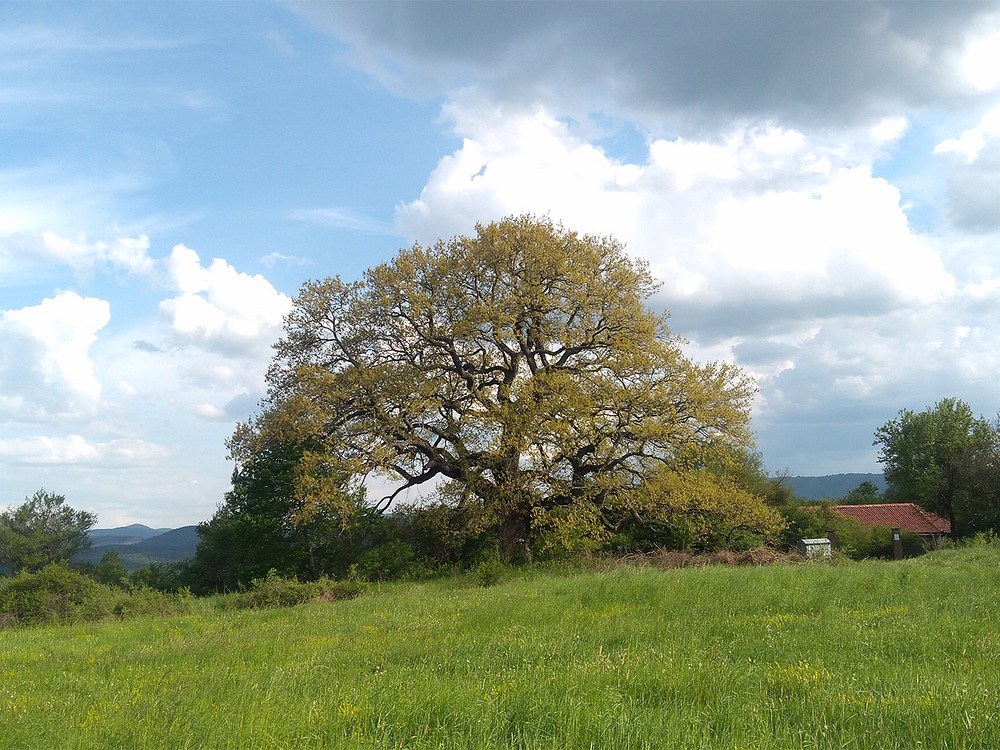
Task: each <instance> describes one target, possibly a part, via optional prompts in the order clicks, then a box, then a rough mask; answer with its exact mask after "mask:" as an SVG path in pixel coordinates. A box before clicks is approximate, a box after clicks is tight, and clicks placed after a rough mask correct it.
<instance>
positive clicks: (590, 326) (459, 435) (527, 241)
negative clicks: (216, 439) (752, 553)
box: [230, 216, 779, 554]
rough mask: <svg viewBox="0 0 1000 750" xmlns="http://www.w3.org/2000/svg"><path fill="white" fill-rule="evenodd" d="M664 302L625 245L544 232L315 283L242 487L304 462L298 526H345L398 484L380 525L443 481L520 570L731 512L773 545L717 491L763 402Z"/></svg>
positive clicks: (755, 508)
mask: <svg viewBox="0 0 1000 750" xmlns="http://www.w3.org/2000/svg"><path fill="white" fill-rule="evenodd" d="M655 290H656V284H655V283H654V281H653V279H652V277H651V275H650V273H649V271H648V269H647V267H646V265H645V264H644V263H641V262H639V261H636V260H633V259H631V258H630V257H629V256H627V255H626V254H625V252H624V249H623V247H622V245H621V244H620V243H619V242H617V241H616V240H614V239H611V238H608V237H595V236H584V235H579V234H577V233H575V232H572V231H569V230H567V229H565V228H563V227H562V226H561V225H558V224H554V223H553V222H551V221H549V220H548V219H540V218H537V217H533V216H521V217H515V218H508V219H505V220H503V221H499V222H496V223H491V224H487V225H479V226H477V227H476V233H475V235H474V236H459V237H455V238H452V239H450V240H447V241H439V242H437V243H436V244H435V245H433V246H431V247H425V246H421V245H414V246H413V247H412V248H411V249H407V250H402V251H400V252H399V253H398V254H397V256H396V257H395V258H394V259H393V260H392V261H391V262H388V263H384V264H382V265H379V266H377V267H375V268H372V269H370V270H369V271H368V272H366V274H365V275H364V277H363V278H362V279H361V280H360V281H355V282H346V281H343V280H341V279H339V278H329V279H326V280H322V281H314V282H310V283H307V284H306V285H305V286H304V287H303V289H302V290H301V293H300V294H299V296H298V298H297V299H296V301H295V304H294V308H293V310H292V312H291V314H290V315H289V316H288V318H287V320H286V326H285V335H284V337H283V339H282V340H281V341H280V342H279V343H278V344H277V345H276V354H275V357H274V360H273V363H272V366H271V368H270V370H269V372H268V382H269V396H268V398H267V399H266V401H265V402H264V405H263V410H262V412H261V414H260V415H258V417H256V418H255V419H254V420H252V421H251V422H250V423H248V424H244V425H240V427H239V428H238V429H237V431H236V433H235V434H234V436H233V438H232V439H231V441H230V450H231V455H232V457H233V458H234V459H235V461H236V464H237V472H243V473H244V474H246V473H248V471H249V470H250V468H251V465H252V463H253V462H254V461H256V460H258V457H259V456H261V455H266V453H267V450H266V448H265V446H268V445H271V446H273V445H274V444H276V443H293V444H295V445H296V446H298V449H299V450H300V451H301V457H300V459H299V461H298V463H297V466H296V469H295V477H294V485H295V493H294V494H295V502H294V505H295V511H294V514H293V515H295V516H296V518H298V519H300V520H308V519H309V518H310V516H311V515H312V514H314V513H317V512H321V510H322V512H324V513H328V512H329V509H330V508H331V507H335V506H337V505H338V504H341V505H342V507H343V508H344V510H345V514H346V512H347V511H348V510H349V509H350V508H351V507H352V503H353V500H352V498H356V492H357V487H358V485H359V484H360V483H361V482H362V481H363V480H364V478H365V477H367V476H369V475H372V474H381V475H385V476H388V477H389V478H391V479H392V480H394V482H395V484H391V485H390V486H391V487H393V488H394V489H392V490H389V491H387V492H386V493H385V495H384V496H383V497H380V498H375V500H376V502H377V503H378V505H379V507H381V508H386V507H388V506H389V505H390V504H391V503H392V502H393V500H394V499H395V498H396V497H397V496H399V495H400V493H402V492H403V491H404V490H405V489H407V488H410V487H414V486H417V485H424V484H426V483H438V484H439V485H441V484H447V485H448V486H449V493H448V494H449V496H451V497H456V496H457V497H461V498H464V499H465V501H466V502H470V503H477V504H478V505H479V506H480V507H481V508H482V510H483V511H484V512H485V514H486V515H487V516H488V518H489V520H490V523H492V524H493V526H494V528H495V529H496V530H497V531H498V533H499V535H500V537H501V540H502V543H503V545H504V549H505V550H506V551H507V553H508V554H510V553H511V552H512V551H513V550H516V549H517V548H518V546H519V545H526V546H528V545H530V544H531V543H532V540H533V539H534V538H536V537H537V535H538V533H539V532H541V531H544V532H545V533H546V534H547V535H548V538H550V539H557V540H559V543H563V544H567V545H569V546H572V541H573V540H574V539H576V540H579V539H585V538H600V537H601V535H602V534H605V533H606V532H607V530H609V529H614V528H616V527H618V526H620V525H621V524H623V523H626V522H635V521H639V522H656V523H661V524H667V525H672V524H676V523H677V522H678V521H679V520H680V519H681V518H682V517H683V519H686V520H687V521H689V522H690V521H691V519H693V518H694V517H696V516H699V515H701V516H704V517H705V518H711V521H712V523H714V524H718V523H719V521H720V518H721V520H722V522H723V523H724V522H725V517H726V516H727V515H733V514H732V513H731V508H732V505H733V500H734V499H735V501H736V504H737V505H739V506H740V512H739V513H736V514H735V515H736V516H738V517H739V518H738V520H734V521H733V524H732V525H733V526H734V527H740V528H754V529H758V530H768V529H773V528H774V527H775V525H776V524H778V523H779V522H778V521H777V520H776V517H775V515H774V514H771V513H770V512H769V511H768V509H766V508H765V507H764V506H763V504H762V503H761V502H760V500H759V499H758V498H756V497H755V496H753V495H751V494H750V493H746V492H743V493H742V494H740V491H739V488H737V487H735V485H732V483H728V484H727V482H726V481H722V480H720V482H713V481H710V480H712V478H713V477H716V476H721V475H719V473H718V471H717V469H718V467H720V466H723V465H724V464H725V461H726V458H727V456H731V455H733V454H734V452H739V451H741V450H744V449H746V448H747V447H749V446H751V445H752V437H751V434H750V432H749V411H750V404H751V399H752V396H753V393H754V391H755V386H754V384H753V382H752V381H751V380H750V379H749V378H748V377H747V376H745V375H744V374H743V373H742V372H741V371H740V370H739V369H738V368H737V367H736V366H734V365H732V364H728V363H722V362H712V363H707V364H699V363H696V362H694V361H692V360H691V359H690V358H688V357H687V356H685V354H684V352H683V350H682V345H683V343H684V342H683V341H682V340H681V339H679V338H678V337H677V336H675V335H674V334H672V333H671V332H670V330H669V328H668V326H667V321H666V318H665V316H661V315H657V314H654V313H653V312H651V311H650V310H649V309H648V308H647V306H646V302H647V301H648V300H649V298H650V296H651V295H652V294H653V293H654V291H655ZM695 473H697V474H698V477H699V478H698V481H691V480H690V479H689V480H685V481H678V477H681V476H688V477H691V476H694V474H695ZM709 485H711V487H709ZM731 485H732V486H731ZM734 493H735V494H734ZM723 495H724V496H725V497H726V498H728V500H727V501H726V502H720V497H721V496H723ZM699 497H703V498H705V502H699ZM724 508H730V510H720V509H724ZM748 509H750V510H751V512H749V513H748V512H747V510H748ZM720 513H721V514H722V515H721V516H720ZM689 525H690V524H689ZM695 525H696V526H698V524H695ZM704 525H705V524H704V523H701V526H704Z"/></svg>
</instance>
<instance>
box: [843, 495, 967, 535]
mask: <svg viewBox="0 0 1000 750" xmlns="http://www.w3.org/2000/svg"><path fill="white" fill-rule="evenodd" d="M831 510H833V511H834V512H836V513H839V514H840V515H842V516H846V517H847V518H853V519H854V520H855V521H858V522H860V523H862V524H864V525H865V526H886V527H888V528H890V529H899V530H900V531H907V532H909V533H911V534H917V535H919V536H923V537H928V538H937V537H941V536H947V535H948V534H951V524H950V523H949V522H948V521H947V520H946V519H944V518H941V516H938V515H935V514H934V513H931V512H930V511H926V510H924V509H923V508H921V507H920V506H919V505H917V504H916V503H879V504H875V505H834V506H831Z"/></svg>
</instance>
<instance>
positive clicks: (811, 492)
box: [785, 474, 886, 500]
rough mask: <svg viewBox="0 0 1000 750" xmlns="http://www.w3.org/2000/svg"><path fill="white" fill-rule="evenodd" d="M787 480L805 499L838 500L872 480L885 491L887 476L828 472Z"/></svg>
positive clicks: (881, 490) (797, 493)
mask: <svg viewBox="0 0 1000 750" xmlns="http://www.w3.org/2000/svg"><path fill="white" fill-rule="evenodd" d="M785 482H786V483H787V484H788V485H789V486H790V487H791V488H792V489H793V490H795V494H796V495H798V496H799V497H801V498H803V499H805V500H836V499H838V498H841V497H843V496H844V495H846V494H847V493H848V492H850V491H851V490H856V489H857V488H858V485H859V484H861V483H862V482H871V483H872V484H874V485H875V486H876V487H878V488H879V491H880V492H885V488H886V483H885V476H884V475H882V474H828V475H826V476H822V477H788V478H787V479H785Z"/></svg>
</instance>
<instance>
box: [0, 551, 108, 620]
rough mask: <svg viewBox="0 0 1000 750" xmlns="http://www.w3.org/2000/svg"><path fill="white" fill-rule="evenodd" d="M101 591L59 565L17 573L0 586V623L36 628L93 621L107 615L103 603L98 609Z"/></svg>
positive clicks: (94, 583) (80, 575)
mask: <svg viewBox="0 0 1000 750" xmlns="http://www.w3.org/2000/svg"><path fill="white" fill-rule="evenodd" d="M102 588H103V587H102V586H101V585H100V584H99V583H97V581H95V580H93V579H92V578H90V577H88V576H86V575H84V574H82V573H78V572H77V571H75V570H71V569H70V568H67V567H66V566H65V565H62V564H61V563H50V564H49V565H46V566H45V567H44V568H42V569H41V570H39V571H38V572H36V573H29V572H22V573H18V574H17V575H16V576H14V577H13V578H11V579H9V580H7V581H5V582H4V583H3V584H2V586H0V622H2V623H3V624H5V625H22V624H24V625H29V624H30V625H37V624H47V623H59V622H72V621H74V620H78V619H93V616H94V615H97V616H101V614H107V613H109V612H110V611H111V608H110V605H109V604H108V603H107V602H104V606H102V603H101V600H102V597H101V593H102V592H101V590H102ZM105 608H107V612H104V609H105Z"/></svg>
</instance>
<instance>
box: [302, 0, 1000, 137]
mask: <svg viewBox="0 0 1000 750" xmlns="http://www.w3.org/2000/svg"><path fill="white" fill-rule="evenodd" d="M296 7H298V8H300V9H301V10H302V11H303V12H304V13H305V14H306V15H307V16H308V17H310V18H312V19H313V20H314V21H315V22H317V23H318V24H319V25H321V26H323V27H325V28H326V29H328V30H329V31H331V32H332V33H334V34H336V35H338V36H341V37H343V38H345V39H346V40H347V41H348V42H349V43H350V44H352V45H353V46H354V57H355V59H356V60H357V61H358V64H359V65H361V66H362V67H365V68H367V69H368V70H369V71H370V72H373V73H376V74H380V75H381V76H382V78H383V80H384V81H391V80H395V83H396V85H397V86H398V87H399V88H400V89H401V90H406V91H411V92H412V91H414V90H417V89H420V88H423V90H424V91H425V92H426V93H434V94H436V93H440V89H442V88H445V89H448V88H454V87H457V86H461V85H468V84H475V85H477V86H479V87H481V88H482V89H484V90H485V91H486V92H487V93H489V94H491V95H492V96H494V97H495V98H496V99H498V100H500V101H517V100H519V99H530V100H533V101H539V100H541V101H545V99H546V98H548V99H553V100H556V101H557V102H560V101H573V100H579V99H580V98H581V96H583V97H584V98H586V96H587V95H588V94H589V95H592V96H599V97H600V98H601V100H602V102H603V103H607V102H609V101H610V102H614V103H615V104H616V105H617V106H618V108H620V109H622V110H625V111H626V112H628V113H629V114H630V115H632V116H639V117H640V118H642V119H644V120H650V119H652V120H660V121H664V120H668V121H672V122H673V123H674V124H677V123H680V122H683V121H685V120H687V121H689V122H691V123H693V124H701V125H704V124H705V123H706V122H729V121H731V120H732V119H733V118H737V119H744V118H749V119H756V118H762V119H774V118H780V119H781V120H782V121H783V122H786V123H793V124H797V123H802V124H813V125H816V124H829V125H842V124H844V123H849V122H864V121H868V120H871V119H872V118H876V117H879V116H882V115H886V114H889V113H890V112H893V113H895V112H898V111H899V107H901V106H903V107H919V106H924V105H928V104H934V103H948V102H950V103H954V101H955V100H956V99H957V98H958V97H959V96H960V95H961V93H962V84H961V82H960V80H959V79H958V77H957V74H956V71H955V70H954V62H955V55H954V53H955V52H956V50H957V49H958V48H959V46H960V45H961V43H962V42H963V41H964V39H965V38H966V36H967V34H968V33H969V32H970V31H973V30H975V29H976V28H977V24H979V23H980V21H981V18H982V17H983V16H984V15H985V14H988V13H991V12H995V11H996V10H997V9H998V7H1000V6H998V4H997V3H996V2H995V1H991V2H974V3H970V2H948V3H912V2H864V3H860V2H853V3H852V2H794V3H791V2H780V3H779V2H657V3H653V2H647V3H641V2H604V3H566V2H533V3H472V2H468V3H455V2H420V3H402V2H383V3H314V2H302V3H297V4H296ZM612 106H614V105H612ZM604 111H607V109H605V110H604ZM643 115H645V117H643Z"/></svg>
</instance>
